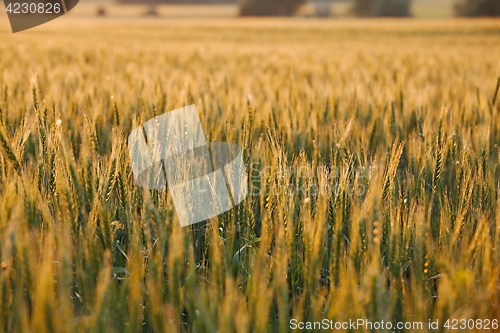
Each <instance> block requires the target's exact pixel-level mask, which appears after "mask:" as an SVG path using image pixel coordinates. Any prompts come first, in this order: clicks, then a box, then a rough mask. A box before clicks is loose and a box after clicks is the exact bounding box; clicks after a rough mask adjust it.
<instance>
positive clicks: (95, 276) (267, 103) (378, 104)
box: [0, 19, 500, 333]
mask: <svg viewBox="0 0 500 333" xmlns="http://www.w3.org/2000/svg"><path fill="white" fill-rule="evenodd" d="M1 29H2V30H1V31H0V35H1V40H0V54H1V57H0V151H1V155H0V262H1V267H0V332H37V333H43V332H289V331H290V330H291V329H290V320H291V319H297V320H299V321H320V320H322V319H324V318H328V319H330V320H333V321H336V322H338V321H349V320H357V319H367V320H370V321H382V320H384V321H385V322H391V323H397V322H423V323H425V325H424V326H423V329H421V330H420V329H408V330H405V332H429V331H431V330H429V329H428V328H427V322H428V321H429V320H433V321H435V320H439V322H440V329H439V330H433V331H436V332H437V331H445V329H444V328H443V325H444V323H445V322H446V320H447V319H473V320H486V319H489V320H493V319H497V318H498V317H499V316H500V308H499V306H500V252H499V250H498V249H499V247H500V201H499V199H500V198H499V195H498V189H499V186H500V165H499V153H500V152H499V144H500V92H499V86H498V84H499V81H498V79H499V77H500V43H499V40H500V22H499V21H487V20H484V21H473V20H464V21H461V20H445V21H425V20H408V21H406V20H373V21H372V20H363V21H356V20H342V21H334V20H331V21H321V20H318V21H316V20H303V19H291V20H278V19H276V20H267V19H263V20H256V19H245V20H236V19H228V20H219V21H217V20H210V19H205V20H196V21H195V20H188V19H186V20H172V21H160V20H149V21H148V20H141V19H139V20H127V21H120V20H118V19H117V20H107V21H97V20H85V19H79V20H72V21H71V20H59V21H57V22H53V23H50V24H47V25H46V26H42V27H40V28H37V29H35V30H32V31H28V32H24V33H19V34H11V33H10V32H9V31H8V27H7V25H6V24H5V21H2V24H1ZM188 104H196V105H197V106H198V110H199V114H200V119H201V122H202V123H203V127H204V129H205V133H206V135H207V139H208V140H209V141H211V142H213V141H230V142H234V143H237V144H238V145H240V146H241V147H242V149H243V152H244V159H245V162H246V165H247V171H248V174H249V190H250V194H249V196H248V197H247V199H246V200H245V201H244V202H243V203H242V204H241V205H239V206H238V207H237V208H236V209H234V210H231V211H229V212H227V213H225V214H224V215H222V216H219V217H218V218H214V219H212V220H210V221H207V222H206V223H202V224H197V225H194V226H193V227H187V228H181V227H180V225H179V223H178V220H177V216H176V213H175V210H174V207H173V203H172V198H171V196H170V194H169V193H168V192H167V191H148V190H142V189H140V188H139V187H137V186H136V185H135V184H134V181H133V178H132V175H131V166H130V159H129V156H128V150H127V146H126V144H127V143H126V140H127V136H128V134H129V132H130V131H131V129H133V128H135V127H136V126H138V125H140V124H141V123H143V122H144V121H146V120H148V119H150V118H152V117H154V116H155V115H159V114H162V113H164V112H167V111H169V110H173V109H176V108H179V107H182V106H185V105H188ZM306 331H307V330H306ZM311 331H312V330H311ZM325 331H326V330H325ZM339 331H349V330H348V329H347V330H339ZM350 331H353V330H350ZM356 331H361V332H369V331H370V330H368V329H365V328H361V329H358V330H356ZM380 331H387V332H388V331H389V330H380ZM393 331H394V330H393ZM470 331H472V330H470Z"/></svg>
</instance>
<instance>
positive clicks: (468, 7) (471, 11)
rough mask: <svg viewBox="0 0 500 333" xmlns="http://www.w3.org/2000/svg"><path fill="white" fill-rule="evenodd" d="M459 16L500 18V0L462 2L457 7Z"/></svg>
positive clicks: (463, 0)
mask: <svg viewBox="0 0 500 333" xmlns="http://www.w3.org/2000/svg"><path fill="white" fill-rule="evenodd" d="M455 14H456V15H458V16H500V0H462V1H460V2H458V3H457V4H456V5H455Z"/></svg>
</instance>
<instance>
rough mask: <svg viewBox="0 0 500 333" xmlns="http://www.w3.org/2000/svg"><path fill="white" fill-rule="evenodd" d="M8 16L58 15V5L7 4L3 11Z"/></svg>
mask: <svg viewBox="0 0 500 333" xmlns="http://www.w3.org/2000/svg"><path fill="white" fill-rule="evenodd" d="M5 10H6V11H7V13H9V14H60V13H61V4H60V3H54V4H52V3H34V2H32V3H27V2H24V3H9V5H8V6H7V8H6V9H5Z"/></svg>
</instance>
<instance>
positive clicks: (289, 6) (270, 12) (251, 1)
mask: <svg viewBox="0 0 500 333" xmlns="http://www.w3.org/2000/svg"><path fill="white" fill-rule="evenodd" d="M304 2H305V0H242V1H241V6H240V15H241V16H291V15H293V14H295V12H296V11H297V9H298V8H299V7H300V6H301V5H302V4H304Z"/></svg>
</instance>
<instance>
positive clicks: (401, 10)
mask: <svg viewBox="0 0 500 333" xmlns="http://www.w3.org/2000/svg"><path fill="white" fill-rule="evenodd" d="M410 6H411V0H355V2H354V13H355V14H356V15H357V16H359V17H368V16H379V17H408V16H411V13H410Z"/></svg>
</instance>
